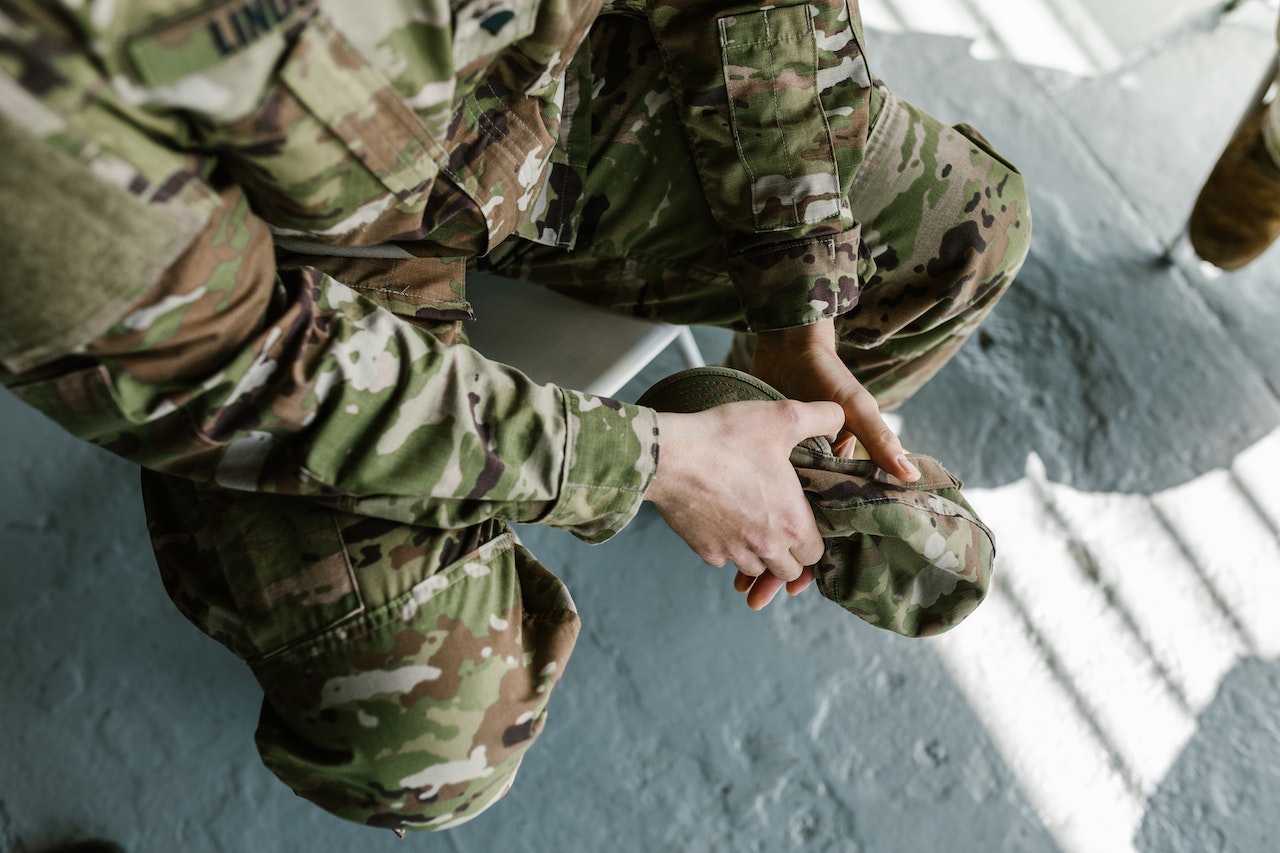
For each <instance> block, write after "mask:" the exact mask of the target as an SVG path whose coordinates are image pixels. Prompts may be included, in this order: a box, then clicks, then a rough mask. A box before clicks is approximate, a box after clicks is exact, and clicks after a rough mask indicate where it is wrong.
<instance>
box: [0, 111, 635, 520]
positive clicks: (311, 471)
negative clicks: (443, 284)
mask: <svg viewBox="0 0 1280 853" xmlns="http://www.w3.org/2000/svg"><path fill="white" fill-rule="evenodd" d="M0 136H3V137H6V138H5V141H6V142H12V141H13V140H14V139H15V138H18V137H15V135H14V132H13V129H12V127H9V128H6V129H5V132H4V133H0ZM9 150H11V149H9ZM15 160H16V161H17V162H15ZM22 165H23V164H22V162H21V158H11V159H8V161H7V163H6V164H5V166H4V167H3V168H4V171H6V172H9V174H8V175H6V176H5V177H6V178H9V177H16V176H15V175H14V174H13V172H11V171H10V167H13V168H14V169H20V168H21V167H22ZM68 165H70V164H68ZM80 177H81V179H82V180H88V178H89V175H88V173H85V174H84V175H81V176H80ZM24 183H26V182H25V181H24ZM2 185H3V186H4V190H3V191H0V195H3V196H4V198H3V199H0V208H3V210H4V211H6V213H8V212H16V211H22V214H23V215H24V216H26V217H27V218H29V219H33V218H34V219H45V220H46V221H48V220H49V219H50V218H55V217H56V218H58V219H60V221H61V222H62V223H64V224H65V225H68V226H72V227H74V226H76V225H78V224H80V223H81V222H84V221H87V220H89V219H91V218H93V217H94V216H95V215H96V211H87V210H83V209H82V210H78V211H70V210H68V209H67V208H65V207H64V206H63V205H62V204H60V203H59V201H60V200H59V199H58V198H57V197H56V196H54V195H53V194H51V193H48V192H42V193H38V194H37V193H33V194H31V195H28V196H27V198H26V199H25V200H19V199H16V198H12V197H9V195H10V194H9V191H8V190H9V188H10V187H11V186H13V185H14V184H13V183H11V182H10V181H8V180H5V181H3V182H2ZM26 189H27V191H28V192H30V191H31V190H33V189H36V188H35V187H31V186H27V187H26ZM87 192H88V193H89V195H90V197H93V196H98V195H101V197H104V198H111V197H112V193H111V192H110V191H109V190H108V189H107V188H105V187H102V186H98V187H93V188H91V189H89V190H87ZM5 218H6V219H8V220H12V219H15V218H16V217H9V216H6V217H5ZM4 224H5V225H6V226H14V227H6V228H3V229H0V243H2V244H4V254H5V256H6V257H17V256H21V257H22V258H23V259H24V261H23V262H22V263H20V264H15V265H14V266H15V267H17V268H18V269H20V270H21V271H23V272H26V273H28V275H27V276H23V277H22V278H18V277H16V276H14V275H12V274H9V273H7V274H6V275H5V277H4V278H3V280H2V283H0V293H2V294H3V301H4V303H5V304H6V305H18V304H20V299H19V298H18V295H19V294H18V291H19V290H20V289H22V288H38V289H39V290H42V291H43V290H46V289H47V290H56V289H57V288H58V287H59V286H60V285H64V286H66V287H67V288H68V289H76V288H77V287H78V286H79V283H78V282H77V281H75V280H74V279H66V278H64V279H63V281H61V282H59V281H57V280H51V276H52V275H53V274H54V273H56V272H58V271H59V270H61V271H62V272H63V273H66V272H68V271H71V272H79V271H80V268H82V267H86V266H92V264H91V263H88V264H82V263H81V262H79V261H78V260H76V259H74V258H72V259H70V260H69V259H68V256H69V255H74V252H75V246H74V245H71V244H67V243H60V244H59V245H54V244H53V243H54V241H55V240H57V238H56V237H53V238H50V239H48V240H47V241H46V245H40V244H39V242H37V243H36V244H35V245H32V244H31V242H30V241H31V240H33V239H34V240H37V241H38V240H39V236H38V235H34V234H32V233H30V230H29V229H28V230H24V229H22V228H20V227H17V224H16V223H15V222H12V221H9V222H6V223H4ZM99 230H101V229H99ZM10 238H12V239H15V240H16V239H19V238H25V239H26V240H27V243H26V245H24V246H23V251H21V252H18V249H17V246H15V245H13V244H11V243H10ZM55 252H58V253H60V254H53V253H55ZM37 253H38V254H37ZM126 269H127V267H126ZM14 271H15V270H14V269H13V268H12V267H11V270H10V272H14ZM33 279H35V280H33ZM112 279H113V275H112V271H111V270H109V269H105V268H99V269H96V276H95V281H96V282H98V283H101V284H102V285H103V288H104V289H109V288H113V287H115V286H116V285H115V283H114V282H113V281H112ZM24 313H25V312H22V311H19V312H17V314H16V315H15V314H9V315H8V317H7V319H6V320H5V321H0V322H2V323H3V325H4V326H5V328H0V336H4V344H3V345H0V364H4V365H6V366H7V367H10V368H12V367H17V366H22V365H23V364H24V359H23V354H20V353H19V352H18V351H17V349H16V347H15V346H14V345H13V342H14V340H15V338H16V336H17V334H18V333H16V332H14V330H13V329H12V327H13V326H14V325H16V324H17V323H19V322H21V321H22V320H23V319H25V318H24V317H23V314H24ZM47 320H48V318H47V317H46V322H47ZM73 339H74V336H73ZM37 360H39V359H37ZM0 377H3V379H4V381H5V384H6V385H9V386H11V389H12V390H13V391H14V393H16V394H17V395H18V396H19V397H20V398H22V399H23V400H25V401H26V402H28V403H30V404H32V405H34V406H35V407H36V408H38V409H40V410H41V411H43V412H44V413H45V414H47V415H48V416H50V417H51V418H53V419H54V420H55V421H57V422H58V423H59V424H61V425H62V426H63V427H65V428H66V429H67V430H69V431H70V432H71V433H73V434H75V435H77V436H79V437H81V438H85V439H87V440H89V441H92V442H95V443H97V444H99V445H101V446H103V447H105V448H107V449H108V450H111V451H113V452H115V453H117V454H119V455H121V456H123V457H125V458H128V459H130V460H132V461H135V462H137V463H139V464H141V465H144V466H147V467H151V468H154V469H156V470H160V471H165V472H169V473H175V474H179V475H183V476H186V477H190V478H193V479H196V480H199V481H206V482H212V483H217V484H218V485H221V486H224V487H228V488H233V489H243V490H249V491H266V492H278V493H295V494H301V495H310V496H315V497H317V498H320V499H324V500H327V501H332V502H333V503H335V504H336V505H339V506H341V507H343V508H345V509H347V510H348V511H352V512H356V513H359V514H364V515H374V516H379V517H383V518H390V519H394V520H397V521H405V522H409V523H414V524H422V525H427V526H431V527H437V528H453V527H459V526H463V525H470V524H475V523H477V522H479V521H480V520H482V519H484V518H488V517H494V516H497V517H502V518H508V519H512V520H516V521H528V522H541V523H545V524H549V525H552V526H556V527H560V528H563V529H567V530H570V531H572V532H574V533H575V534H577V535H578V536H580V537H581V538H584V539H587V540H588V541H602V540H603V539H606V538H608V537H609V536H611V535H612V534H613V533H615V532H617V531H618V530H620V529H621V528H622V527H623V526H624V525H625V524H626V523H627V521H629V520H630V518H631V516H632V515H634V513H635V511H636V509H637V508H638V506H639V503H640V499H641V496H642V494H643V492H644V490H645V489H646V488H647V486H648V483H649V480H650V479H651V478H652V476H653V471H654V468H655V465H656V460H655V457H654V454H655V451H654V449H653V448H654V447H655V440H656V420H655V417H656V416H655V415H654V414H653V413H652V412H651V411H649V410H647V409H642V408H639V407H635V406H629V405H623V404H620V403H616V402H614V401H611V400H605V399H600V398H595V397H591V396H588V395H585V394H580V393H577V392H570V391H562V390H561V389H558V388H554V387H552V386H539V385H536V384H534V383H533V382H532V381H531V380H529V379H528V378H527V377H525V376H524V375H523V374H521V373H519V372H518V371H516V370H513V369H511V368H507V367H505V366H502V365H498V364H495V363H492V362H489V361H487V360H486V359H484V358H483V357H482V356H481V355H480V354H479V353H477V352H475V351H474V350H472V349H470V348H469V347H466V346H463V345H454V346H448V345H444V344H441V343H440V342H438V341H437V340H436V339H435V338H434V337H432V336H431V335H430V334H428V333H426V332H424V331H422V330H421V329H419V328H417V327H416V326H413V325H411V324H409V323H407V322H405V321H403V320H401V319H400V318H398V317H396V316H395V315H394V314H392V313H390V312H388V311H386V310H385V309H383V308H381V307H378V306H377V305H375V304H374V303H373V302H371V301H369V300H368V299H366V298H364V297H363V296H361V295H359V294H357V293H355V292H354V291H352V290H351V289H349V288H347V287H346V286H344V285H342V284H341V283H339V282H338V281H336V280H334V279H332V278H331V277H329V276H326V275H323V274H321V273H319V272H317V271H315V270H313V269H301V270H289V271H284V272H281V273H279V274H277V271H276V270H275V265H274V258H273V255H272V250H271V244H270V236H269V233H268V231H267V229H266V227H265V226H264V225H262V224H261V222H259V221H257V220H256V218H255V217H254V216H253V215H252V214H251V213H250V212H249V209H248V206H247V204H246V203H245V201H244V198H243V195H242V194H240V193H239V192H238V191H235V190H231V191H225V192H224V193H223V203H222V204H221V205H220V206H218V207H217V208H216V209H215V210H214V211H213V212H212V214H211V216H210V219H209V222H208V224H207V225H206V227H205V228H204V229H203V230H202V231H200V233H198V234H197V235H196V236H195V238H194V240H193V242H192V243H191V244H190V245H189V246H188V247H187V249H186V251H185V252H183V253H182V254H181V255H180V256H179V257H178V258H177V260H176V261H175V262H174V263H172V264H171V265H170V266H169V267H168V268H167V269H166V270H165V271H164V272H163V273H162V275H161V276H160V278H159V281H158V282H157V283H156V284H155V285H154V286H153V287H152V288H151V289H150V290H149V291H148V293H147V294H146V296H145V297H144V298H143V299H142V300H141V301H140V302H138V303H136V304H134V305H133V306H131V307H130V308H129V309H128V310H126V311H125V312H124V313H123V314H122V315H121V316H120V317H119V318H118V319H117V320H115V321H114V322H113V323H111V324H110V325H109V326H108V327H107V328H106V329H105V331H103V332H101V333H99V334H96V335H95V336H94V337H93V338H92V339H91V340H88V341H86V342H84V343H83V344H82V345H80V346H77V347H75V348H74V349H73V351H72V352H71V353H69V354H68V355H67V356H64V357H62V358H58V359H57V360H55V361H53V362H52V363H49V364H45V365H39V364H38V365H36V366H33V367H31V368H30V369H28V370H26V371H24V372H22V373H18V372H16V371H14V370H0Z"/></svg>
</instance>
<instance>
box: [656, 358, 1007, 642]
mask: <svg viewBox="0 0 1280 853" xmlns="http://www.w3.org/2000/svg"><path fill="white" fill-rule="evenodd" d="M782 399H785V398H784V397H783V396H782V395H781V394H779V393H778V392H777V391H776V390H774V389H773V388H771V387H770V386H769V385H767V384H766V383H764V382H762V381H760V380H759V379H757V378H755V377H754V376H751V375H749V374H746V373H743V372H741V371H738V370H733V369H732V368H727V367H699V368H694V369H692V370H685V371H682V372H680V373H677V374H675V375H673V376H668V377H667V378H666V379H663V380H662V381H660V382H658V383H657V384H656V385H654V386H653V387H652V388H650V389H649V390H648V391H646V392H645V393H644V394H643V395H642V396H641V397H640V400H639V403H640V405H642V406H649V407H650V408H653V409H656V410H658V411H660V412H684V413H690V412H700V411H704V410H706V409H709V408H712V407H713V406H719V405H723V404H725V403H733V402H739V401H743V400H782ZM908 458H909V459H910V460H911V461H912V462H913V463H915V466H916V467H917V468H919V469H920V474H921V476H920V479H919V480H918V481H916V482H914V483H906V482H903V481H902V480H899V479H898V478H897V477H894V476H892V475H891V474H888V473H886V472H884V471H882V470H881V469H880V468H879V467H878V466H877V465H876V464H875V463H874V462H871V461H870V460H863V459H842V458H839V457H837V456H836V455H834V454H833V453H832V451H831V444H830V442H829V441H828V440H827V439H826V438H824V437H822V436H819V437H816V438H811V439H808V440H806V441H804V442H802V443H801V444H799V445H797V446H796V447H795V448H794V449H793V450H792V451H791V464H792V465H794V466H795V469H796V475H797V476H798V477H799V478H800V485H801V487H802V488H803V489H804V493H805V497H806V498H808V500H809V505H810V506H811V507H812V508H813V515H814V519H815V521H816V522H817V525H818V530H819V531H820V532H821V534H822V537H823V539H824V540H825V542H826V552H825V553H824V554H823V556H822V559H821V560H819V561H818V564H817V565H816V566H814V574H815V576H816V578H817V584H818V589H819V591H820V592H821V593H822V595H823V596H825V597H826V598H829V599H831V600H832V601H834V602H836V603H837V604H839V605H840V606H841V607H843V608H845V609H846V610H848V611H849V612H850V613H853V614H855V615H856V616H858V617H860V618H862V619H864V620H866V621H867V622H869V623H871V624H872V625H875V626H877V627H880V628H885V629H887V630H890V631H893V632H895V633H898V634H903V635H905V636H909V637H927V636H933V635H935V634H940V633H942V632H943V631H946V630H948V629H949V628H952V627H954V626H955V625H957V624H958V623H959V622H960V621H961V620H963V619H964V618H965V617H966V616H968V615H969V614H970V613H972V612H973V610H974V608H976V607H977V606H978V604H979V603H980V602H981V601H982V599H983V598H984V597H985V596H986V593H987V588H988V585H989V584H990V580H991V569H992V563H993V562H994V560H995V542H994V540H993V538H992V535H991V531H990V530H989V529H988V528H987V526H986V525H985V524H983V523H982V521H980V520H979V519H978V516H977V514H976V513H974V511H973V507H971V506H969V503H968V502H967V501H966V500H965V499H964V496H963V495H961V493H960V487H961V483H960V481H959V480H957V479H956V478H955V477H954V476H953V475H952V474H951V473H950V472H949V471H947V470H946V469H945V468H943V467H942V465H941V464H939V463H938V461H937V460H936V459H933V458H931V457H929V456H922V455H919V454H908Z"/></svg>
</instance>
